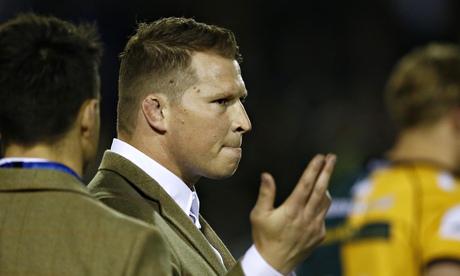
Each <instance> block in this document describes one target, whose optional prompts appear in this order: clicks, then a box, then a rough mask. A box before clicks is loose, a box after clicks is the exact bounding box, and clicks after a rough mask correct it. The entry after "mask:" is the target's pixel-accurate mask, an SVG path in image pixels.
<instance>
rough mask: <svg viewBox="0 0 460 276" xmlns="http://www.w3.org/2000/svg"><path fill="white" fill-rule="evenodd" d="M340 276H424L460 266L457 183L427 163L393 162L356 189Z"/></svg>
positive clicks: (348, 222)
mask: <svg viewBox="0 0 460 276" xmlns="http://www.w3.org/2000/svg"><path fill="white" fill-rule="evenodd" d="M353 194H354V205H353V209H352V212H351V214H350V216H349V218H348V221H347V224H348V227H347V228H348V233H349V234H348V237H347V241H346V242H345V244H344V245H343V247H342V248H341V258H342V269H343V275H346V276H358V275H359V276H364V275H367V276H376V275H385V276H387V275H405V276H410V275H422V273H423V269H424V267H425V266H426V265H427V264H429V263H431V262H435V261H439V260H455V261H460V179H459V178H456V177H455V176H453V175H452V174H450V173H448V172H446V171H443V170H442V169H440V168H439V167H437V166H435V165H432V164H428V163H415V162H412V163H409V162H404V163H402V162H401V163H397V164H394V165H392V166H390V167H387V168H382V169H378V170H376V171H374V172H373V173H372V174H370V175H369V177H368V178H367V179H365V180H364V181H362V182H361V183H359V184H358V185H356V186H355V190H354V192H353Z"/></svg>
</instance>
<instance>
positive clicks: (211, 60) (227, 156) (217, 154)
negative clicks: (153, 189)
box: [164, 53, 251, 186]
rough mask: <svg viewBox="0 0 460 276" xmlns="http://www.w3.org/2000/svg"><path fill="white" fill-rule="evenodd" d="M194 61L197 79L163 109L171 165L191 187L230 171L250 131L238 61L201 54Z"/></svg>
mask: <svg viewBox="0 0 460 276" xmlns="http://www.w3.org/2000/svg"><path fill="white" fill-rule="evenodd" d="M192 66H193V67H194V68H195V70H196V73H197V77H198V82H197V83H196V84H195V85H192V86H191V87H189V88H188V89H187V90H186V91H185V92H184V94H183V96H182V99H181V101H180V103H178V104H176V105H170V106H169V107H168V108H169V110H168V109H166V110H164V111H165V112H167V113H168V114H169V117H168V118H169V119H168V121H167V124H168V127H167V132H166V134H165V135H166V136H167V138H168V139H167V143H168V145H167V148H168V151H169V157H170V158H172V160H171V161H172V162H173V164H172V165H173V168H171V169H172V170H173V171H174V172H175V173H176V174H178V176H179V177H181V178H182V180H184V181H185V182H186V184H188V185H189V186H191V185H193V184H194V183H195V182H196V181H197V180H198V179H199V178H200V177H202V176H204V177H208V178H214V179H216V178H225V177H229V176H231V175H232V174H233V173H234V172H235V170H236V168H237V167H238V163H239V161H240V159H241V154H242V152H241V143H242V135H243V133H245V132H247V131H250V130H251V122H250V121H249V118H248V116H247V114H246V111H245V109H244V106H243V103H242V101H243V100H244V99H245V98H246V96H247V91H246V88H245V85H244V82H243V78H242V77H241V72H240V67H239V65H238V63H237V62H236V61H233V60H229V59H225V58H222V57H219V56H216V55H211V54H205V53H196V54H194V56H193V58H192ZM174 167H175V168H174Z"/></svg>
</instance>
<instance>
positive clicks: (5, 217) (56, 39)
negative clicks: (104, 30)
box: [0, 13, 171, 276]
mask: <svg viewBox="0 0 460 276" xmlns="http://www.w3.org/2000/svg"><path fill="white" fill-rule="evenodd" d="M101 54H102V45H101V42H100V39H99V34H98V32H97V29H96V28H95V26H93V25H88V24H80V25H74V24H73V23H70V22H66V21H63V20H61V19H58V18H56V17H52V16H40V15H36V14H33V13H25V14H20V15H18V16H17V17H15V18H12V19H11V20H9V21H7V22H6V23H4V24H2V25H0V133H1V142H2V147H3V149H4V154H3V155H4V158H2V159H0V274H1V275H25V274H28V275H29V274H30V275H32V274H33V275H98V276H99V275H111V276H112V275H170V273H171V270H170V268H169V267H168V266H167V265H166V264H167V263H169V262H170V259H169V254H168V251H167V249H166V245H165V243H164V240H163V239H162V238H161V234H159V232H158V231H156V230H155V229H154V228H152V227H151V226H150V225H148V224H146V223H144V222H142V221H138V220H135V219H133V218H130V217H128V216H125V215H123V214H121V213H118V212H116V211H114V210H112V209H110V208H108V207H107V206H105V205H104V204H102V203H100V202H99V201H98V200H96V199H95V198H94V197H93V196H91V194H90V193H89V192H88V191H87V189H86V187H85V185H84V183H83V182H82V179H81V177H82V174H83V171H84V168H85V167H86V165H87V164H88V162H89V161H90V160H91V159H92V158H93V157H94V155H95V153H96V148H97V145H98V139H99V120H100V118H99V98H100V92H99V91H100V83H99V72H98V71H99V65H100V58H101Z"/></svg>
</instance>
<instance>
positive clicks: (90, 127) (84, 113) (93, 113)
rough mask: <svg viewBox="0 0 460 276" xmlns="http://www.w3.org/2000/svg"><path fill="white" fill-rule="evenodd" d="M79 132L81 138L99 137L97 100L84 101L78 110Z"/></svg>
mask: <svg viewBox="0 0 460 276" xmlns="http://www.w3.org/2000/svg"><path fill="white" fill-rule="evenodd" d="M79 117H80V132H81V136H82V137H83V138H89V137H94V136H99V127H100V123H99V122H100V118H99V100H98V99H89V100H86V101H85V102H84V103H83V105H82V106H81V108H80V116H79Z"/></svg>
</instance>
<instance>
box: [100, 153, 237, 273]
mask: <svg viewBox="0 0 460 276" xmlns="http://www.w3.org/2000/svg"><path fill="white" fill-rule="evenodd" d="M99 169H101V170H110V171H114V172H116V173H117V174H120V175H121V176H123V177H124V178H125V179H127V180H128V182H130V183H131V185H132V186H134V187H136V188H137V189H138V190H140V191H141V192H142V196H143V197H144V198H146V199H148V200H153V201H155V202H157V203H158V206H159V210H158V212H159V214H160V215H161V216H162V217H163V218H164V219H165V220H167V221H168V222H169V223H170V224H171V225H173V227H175V228H176V229H177V230H178V231H179V232H180V233H181V234H182V236H183V238H184V239H186V240H187V241H188V242H189V243H190V244H191V245H192V246H193V247H194V248H195V249H196V251H198V252H199V253H200V254H201V255H202V256H203V258H204V259H205V260H206V261H207V262H208V263H209V265H210V266H211V267H213V269H214V270H215V271H216V273H217V274H219V275H220V274H223V273H225V272H226V269H225V267H224V266H223V265H222V263H221V261H220V259H219V257H218V256H217V255H216V253H215V252H214V250H213V249H212V248H211V246H210V243H211V244H212V245H213V246H214V247H215V248H216V249H217V250H218V251H219V252H220V254H221V255H222V258H223V259H224V263H225V266H227V267H229V266H228V265H227V264H230V263H232V260H233V264H234V263H235V261H234V259H233V257H231V254H230V253H229V252H228V249H227V248H226V247H225V245H223V243H222V241H220V239H219V238H218V237H217V235H216V234H215V233H214V231H213V230H212V229H211V228H210V227H209V225H208V224H207V223H206V222H205V221H204V220H203V219H202V218H201V216H200V222H202V225H206V227H205V228H206V229H205V233H207V234H205V235H206V237H205V235H203V233H202V232H201V231H200V230H199V229H198V228H197V227H196V226H195V224H193V222H192V221H191V220H190V218H189V217H188V216H187V215H186V214H185V213H184V211H183V210H182V209H181V208H180V207H179V205H177V203H176V202H175V201H174V200H173V199H172V198H171V197H170V196H169V194H168V193H166V191H165V190H164V189H163V188H162V187H161V186H160V185H159V184H158V183H157V182H156V181H155V180H154V179H153V178H151V177H150V176H149V175H148V174H147V173H145V172H144V171H142V170H141V169H140V168H139V167H137V166H136V165H134V164H133V163H132V162H131V161H129V160H127V159H126V158H124V157H122V156H120V155H118V154H116V153H113V152H110V151H106V152H105V153H104V158H103V159H102V163H101V166H100V168H99ZM203 227H204V226H203ZM208 236H209V237H208ZM206 238H208V239H209V241H208V240H207V239H206Z"/></svg>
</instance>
